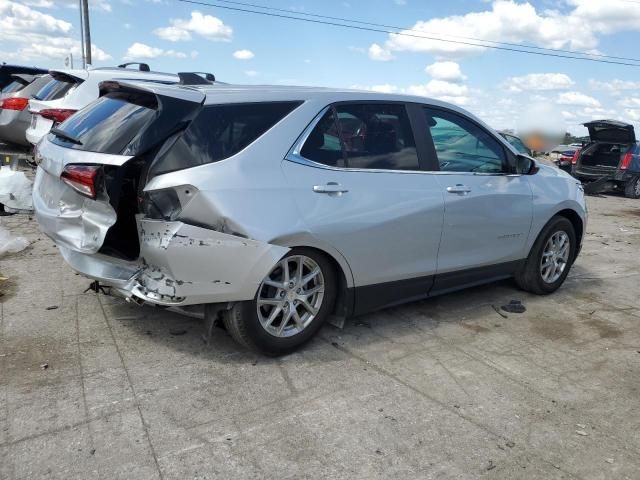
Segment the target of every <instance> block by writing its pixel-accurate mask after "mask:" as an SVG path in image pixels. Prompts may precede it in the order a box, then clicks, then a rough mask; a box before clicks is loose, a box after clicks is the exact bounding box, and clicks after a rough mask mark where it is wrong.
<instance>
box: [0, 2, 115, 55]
mask: <svg viewBox="0 0 640 480" xmlns="http://www.w3.org/2000/svg"><path fill="white" fill-rule="evenodd" d="M71 35H72V27H71V23H69V22H66V21H64V20H61V19H58V18H56V17H54V16H52V15H49V14H46V13H42V12H39V11H37V10H34V9H32V8H31V7H29V6H28V5H25V4H20V3H16V2H13V1H10V0H0V44H1V45H2V46H3V48H5V49H7V50H9V51H8V52H4V53H3V57H4V58H6V59H10V60H20V61H33V60H42V61H51V60H63V59H64V58H66V57H67V56H68V55H69V53H72V54H73V56H74V57H75V58H76V59H78V58H80V57H81V56H82V54H81V48H80V41H79V40H76V39H74V38H72V37H71ZM91 52H92V57H93V61H94V62H101V61H105V60H109V59H110V58H111V55H109V54H108V53H106V52H105V51H104V50H102V49H100V48H99V47H97V46H96V45H95V44H93V45H92V48H91Z"/></svg>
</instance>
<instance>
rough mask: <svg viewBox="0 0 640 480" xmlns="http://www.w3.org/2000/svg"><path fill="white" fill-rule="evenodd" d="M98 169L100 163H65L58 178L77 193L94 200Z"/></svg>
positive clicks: (96, 190)
mask: <svg viewBox="0 0 640 480" xmlns="http://www.w3.org/2000/svg"><path fill="white" fill-rule="evenodd" d="M99 171H100V165H67V166H66V167H64V170H63V171H62V174H61V175H60V178H61V179H62V181H63V182H64V183H66V184H67V185H69V186H70V187H71V188H73V189H74V190H75V191H76V192H78V193H79V194H81V195H84V196H85V197H89V198H91V199H94V200H95V198H96V195H97V193H98V189H97V182H96V179H97V176H98V172H99Z"/></svg>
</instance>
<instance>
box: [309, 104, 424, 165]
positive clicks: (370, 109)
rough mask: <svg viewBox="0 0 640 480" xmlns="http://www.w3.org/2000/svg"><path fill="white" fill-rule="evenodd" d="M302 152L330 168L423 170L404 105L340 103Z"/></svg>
mask: <svg viewBox="0 0 640 480" xmlns="http://www.w3.org/2000/svg"><path fill="white" fill-rule="evenodd" d="M300 153H301V155H302V156H303V157H305V158H307V159H309V160H313V161H314V162H318V163H322V164H325V165H329V166H337V167H345V168H357V169H380V170H419V169H420V167H419V163H418V154H417V151H416V144H415V140H414V138H413V133H412V130H411V124H410V122H409V117H408V115H407V111H406V108H405V106H404V105H402V104H383V103H352V104H349V103H341V104H337V105H335V107H332V108H331V109H329V110H328V111H327V113H326V114H325V115H324V116H323V118H322V119H321V120H320V122H318V124H317V125H316V126H315V128H314V129H313V131H312V132H311V134H310V135H309V137H308V138H307V140H306V142H305V144H304V146H303V148H302V150H301V152H300Z"/></svg>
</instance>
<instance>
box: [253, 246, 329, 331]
mask: <svg viewBox="0 0 640 480" xmlns="http://www.w3.org/2000/svg"><path fill="white" fill-rule="evenodd" d="M324 287H325V283H324V275H323V274H322V269H321V268H320V266H319V265H318V263H317V262H316V261H315V260H313V259H312V258H309V257H307V256H305V255H292V256H290V257H285V258H283V259H282V260H280V261H279V262H278V263H277V264H276V266H275V267H273V269H272V270H271V272H269V274H268V275H267V277H266V278H265V279H264V280H263V281H262V283H261V284H260V288H259V289H258V297H257V313H258V320H259V321H260V324H261V325H262V328H264V329H265V330H266V331H267V332H268V333H269V334H271V335H273V336H275V337H291V336H293V335H296V334H298V333H300V332H302V331H303V330H304V329H305V328H307V327H308V326H309V324H311V322H312V321H313V319H314V318H316V316H317V314H318V312H319V310H320V308H321V307H322V301H323V299H324Z"/></svg>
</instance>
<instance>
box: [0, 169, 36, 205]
mask: <svg viewBox="0 0 640 480" xmlns="http://www.w3.org/2000/svg"><path fill="white" fill-rule="evenodd" d="M32 191H33V182H32V181H31V180H29V179H28V178H27V176H26V175H25V174H24V172H21V171H17V170H12V169H11V168H10V167H8V166H3V167H0V203H2V204H4V206H5V210H6V211H7V212H13V213H16V212H31V211H33V201H32Z"/></svg>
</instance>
